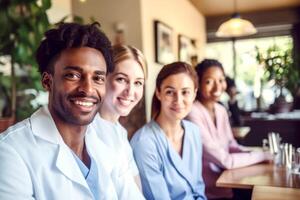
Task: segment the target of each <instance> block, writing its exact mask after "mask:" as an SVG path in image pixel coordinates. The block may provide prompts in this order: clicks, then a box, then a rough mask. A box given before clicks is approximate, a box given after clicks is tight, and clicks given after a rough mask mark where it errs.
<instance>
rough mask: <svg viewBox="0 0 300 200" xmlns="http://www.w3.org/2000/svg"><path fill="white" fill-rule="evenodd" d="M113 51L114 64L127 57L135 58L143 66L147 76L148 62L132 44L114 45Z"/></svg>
mask: <svg viewBox="0 0 300 200" xmlns="http://www.w3.org/2000/svg"><path fill="white" fill-rule="evenodd" d="M112 52H113V63H114V65H116V64H118V63H120V62H122V61H124V60H127V59H133V60H135V61H136V62H137V63H138V64H139V65H140V66H141V68H142V70H143V72H144V76H145V78H147V63H146V59H145V57H144V55H143V53H142V52H141V51H140V50H138V49H137V48H135V47H133V46H130V45H114V46H113V47H112ZM113 71H114V70H113Z"/></svg>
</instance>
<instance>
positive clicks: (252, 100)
mask: <svg viewBox="0 0 300 200" xmlns="http://www.w3.org/2000/svg"><path fill="white" fill-rule="evenodd" d="M291 43H292V38H291V36H276V37H267V38H255V39H243V40H236V41H235V49H236V77H235V82H236V85H237V88H238V90H239V92H240V95H239V106H240V108H241V109H243V110H245V111H252V110H255V109H256V108H257V103H256V98H258V97H259V96H260V95H261V96H262V101H263V102H262V108H268V106H269V105H270V104H272V103H273V102H274V99H275V96H276V92H275V91H277V90H276V88H275V85H274V82H272V81H269V82H267V83H264V84H262V83H261V78H262V77H263V74H264V69H263V66H260V65H259V64H258V62H257V60H256V55H257V50H256V48H258V49H259V50H260V51H262V52H263V51H266V50H267V49H268V48H269V47H271V46H272V45H274V44H276V45H278V46H280V47H281V48H283V49H287V48H288V47H289V45H290V44H291ZM205 53H206V58H214V59H217V60H219V61H220V62H221V63H222V64H223V66H224V68H225V73H226V75H228V76H229V77H231V78H233V77H234V69H233V66H234V63H233V42H232V41H226V42H214V43H208V44H207V46H206V50H205ZM284 93H285V95H287V96H288V97H287V100H288V101H292V97H291V95H290V94H289V92H288V90H284Z"/></svg>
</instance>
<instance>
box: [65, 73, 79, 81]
mask: <svg viewBox="0 0 300 200" xmlns="http://www.w3.org/2000/svg"><path fill="white" fill-rule="evenodd" d="M64 77H65V78H67V79H72V80H73V79H79V78H80V74H76V73H66V74H65V75H64Z"/></svg>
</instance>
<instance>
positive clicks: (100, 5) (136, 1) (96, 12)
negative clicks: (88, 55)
mask: <svg viewBox="0 0 300 200" xmlns="http://www.w3.org/2000/svg"><path fill="white" fill-rule="evenodd" d="M72 10H73V14H74V15H78V16H81V17H83V18H84V20H85V22H86V23H89V22H90V18H91V17H93V18H94V19H95V20H97V21H98V22H99V23H100V24H101V27H102V29H103V31H104V32H105V33H106V34H107V36H108V37H109V39H110V40H111V41H114V36H115V32H114V26H115V24H116V23H118V22H119V23H122V24H124V26H125V41H126V44H130V45H133V46H135V47H137V48H139V49H141V48H142V33H141V14H140V12H141V9H140V0H86V2H84V3H81V2H80V1H79V0H73V1H72Z"/></svg>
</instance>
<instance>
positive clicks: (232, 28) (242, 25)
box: [216, 0, 257, 38]
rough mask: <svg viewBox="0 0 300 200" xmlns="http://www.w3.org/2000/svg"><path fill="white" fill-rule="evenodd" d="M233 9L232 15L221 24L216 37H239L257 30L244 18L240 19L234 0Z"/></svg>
mask: <svg viewBox="0 0 300 200" xmlns="http://www.w3.org/2000/svg"><path fill="white" fill-rule="evenodd" d="M234 11H235V13H234V14H233V15H232V17H231V18H230V19H229V20H228V21H225V22H223V23H222V24H221V26H220V27H219V29H218V31H217V33H216V36H217V37H225V38H226V37H230V38H233V37H241V36H247V35H253V34H255V33H257V30H256V29H255V27H254V26H253V24H252V23H251V22H250V21H248V20H245V19H242V18H241V16H240V15H239V13H237V5H236V0H234Z"/></svg>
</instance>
